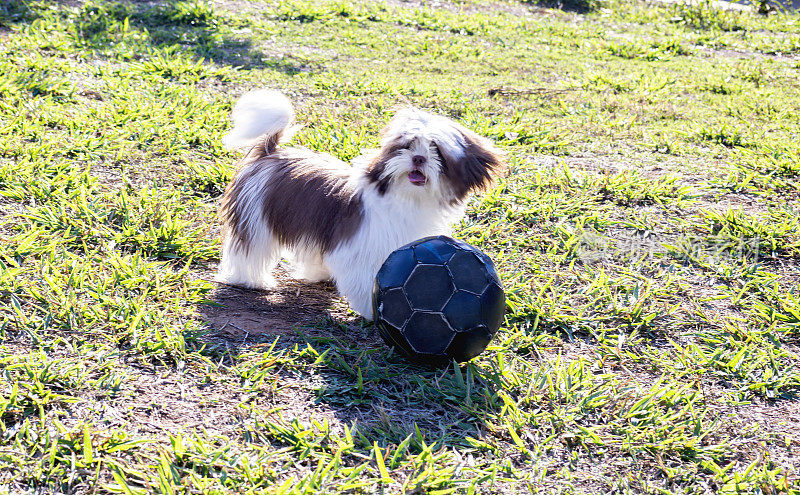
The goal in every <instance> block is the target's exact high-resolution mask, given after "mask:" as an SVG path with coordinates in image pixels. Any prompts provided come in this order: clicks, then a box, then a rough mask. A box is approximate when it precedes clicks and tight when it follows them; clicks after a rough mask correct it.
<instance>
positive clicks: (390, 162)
mask: <svg viewBox="0 0 800 495" xmlns="http://www.w3.org/2000/svg"><path fill="white" fill-rule="evenodd" d="M381 146H382V147H381V150H380V153H379V154H378V156H376V157H375V158H374V159H373V160H372V162H371V163H370V165H369V169H368V174H367V176H368V177H369V179H370V180H371V181H372V182H373V183H374V184H375V185H376V186H377V189H378V193H379V194H381V195H385V194H393V195H400V196H405V197H408V198H410V199H416V198H419V199H421V198H424V197H429V198H430V197H433V198H435V199H436V200H439V201H441V202H444V203H449V204H455V203H460V202H461V201H463V200H464V199H465V198H466V197H467V196H468V195H469V194H470V193H472V192H474V191H476V190H480V189H484V188H486V187H488V186H489V185H490V184H491V183H492V181H493V179H494V177H495V176H496V174H497V173H498V172H499V171H500V169H501V168H502V161H501V157H500V154H499V152H498V151H497V150H496V149H495V147H494V146H493V145H492V143H491V142H490V141H489V140H488V139H486V138H483V137H480V136H478V135H477V134H475V133H473V132H472V131H470V130H468V129H466V128H464V127H462V126H461V125H459V124H457V123H455V122H453V121H452V120H450V119H447V118H445V117H441V116H439V115H434V114H431V113H427V112H423V111H421V110H416V109H410V108H409V109H404V110H401V111H400V112H398V113H397V115H396V116H395V117H394V118H393V119H392V120H391V122H389V125H388V126H387V127H386V129H384V131H383V139H382V140H381Z"/></svg>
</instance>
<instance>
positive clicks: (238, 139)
mask: <svg viewBox="0 0 800 495" xmlns="http://www.w3.org/2000/svg"><path fill="white" fill-rule="evenodd" d="M231 118H232V119H233V129H232V130H231V132H229V133H228V135H226V136H225V137H224V138H222V143H223V144H224V145H225V146H226V147H227V148H229V149H236V148H244V147H247V146H252V145H254V144H255V143H256V142H257V141H258V140H259V138H264V139H265V140H266V146H267V149H268V152H270V153H271V152H272V151H273V150H274V148H275V146H277V144H278V142H279V141H280V140H281V138H284V139H285V138H288V137H289V136H288V135H287V134H289V132H291V129H289V127H290V126H291V125H292V122H293V121H294V109H293V108H292V102H290V101H289V99H288V98H286V96H284V95H283V93H280V92H279V91H274V90H270V89H258V90H255V91H250V92H249V93H245V94H244V95H242V97H241V98H239V101H237V102H236V106H234V107H233V113H232V115H231ZM287 130H288V131H289V132H287Z"/></svg>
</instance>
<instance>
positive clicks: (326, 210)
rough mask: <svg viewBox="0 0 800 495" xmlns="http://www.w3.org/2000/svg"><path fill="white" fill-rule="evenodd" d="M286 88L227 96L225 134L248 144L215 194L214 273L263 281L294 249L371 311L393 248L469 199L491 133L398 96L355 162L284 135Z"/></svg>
mask: <svg viewBox="0 0 800 495" xmlns="http://www.w3.org/2000/svg"><path fill="white" fill-rule="evenodd" d="M294 117H295V113H294V109H293V107H292V104H291V102H290V101H289V100H288V99H287V98H286V96H284V95H283V94H282V93H280V92H277V91H273V90H256V91H251V92H249V93H246V94H245V95H244V96H242V97H241V98H240V99H239V101H238V102H237V103H236V105H235V106H234V108H233V112H232V120H233V129H232V130H231V131H230V133H229V134H228V135H227V136H225V137H224V139H223V143H224V144H225V145H226V146H227V147H228V148H232V149H237V148H240V149H241V148H243V149H245V150H247V151H246V154H245V156H244V158H243V159H242V162H241V166H240V168H239V171H238V173H237V174H236V175H235V177H234V178H233V180H232V181H231V182H230V184H229V185H228V187H227V189H226V191H225V193H224V195H223V197H222V201H221V205H220V216H221V221H222V224H223V247H222V256H221V261H220V265H219V268H218V275H217V280H219V281H221V282H224V283H227V284H231V285H237V286H243V287H248V288H260V289H268V288H270V287H273V286H274V284H275V280H274V278H273V277H272V274H271V272H272V270H273V269H274V268H275V265H276V264H277V263H278V261H279V260H280V259H281V257H282V256H284V255H289V257H290V260H291V261H292V264H293V266H294V269H295V271H294V273H293V276H294V277H295V278H299V279H303V280H307V281H311V282H319V281H323V280H328V279H333V281H334V282H335V284H336V288H337V289H338V290H339V292H340V294H342V295H343V296H344V297H345V299H347V301H348V303H349V304H350V306H351V308H352V309H353V310H354V311H355V312H357V313H358V314H360V315H361V316H362V317H364V318H365V319H367V320H372V319H373V314H372V290H373V282H374V280H375V276H376V275H377V273H378V270H379V269H380V267H381V265H382V264H383V262H384V260H386V258H387V257H388V256H389V254H390V253H391V252H392V251H394V250H395V249H397V248H399V247H401V246H403V245H405V244H407V243H409V242H411V241H414V240H417V239H419V238H422V237H426V236H434V235H449V234H450V232H451V225H452V224H453V223H454V222H457V221H458V220H459V219H460V218H461V216H462V215H463V214H464V210H465V206H466V201H467V199H468V198H469V196H470V195H471V194H473V193H475V192H478V191H481V190H484V189H486V188H488V187H490V185H492V184H493V182H494V180H495V179H496V177H497V176H498V174H499V173H500V172H501V170H502V169H503V159H502V154H501V153H500V152H499V150H498V149H497V148H496V147H495V146H494V144H493V143H492V142H491V141H490V140H489V139H487V138H484V137H481V136H479V135H478V134H476V133H474V132H472V131H470V130H468V129H466V128H465V127H463V126H461V125H460V124H458V123H456V122H454V121H452V120H450V119H448V118H446V117H443V116H440V115H436V114H433V113H429V112H426V111H422V110H419V109H416V108H403V109H400V110H399V111H397V112H396V114H395V115H394V117H393V118H392V119H391V120H390V122H389V124H388V125H387V126H386V128H385V129H384V130H383V132H382V134H381V141H380V146H381V148H380V149H379V150H377V151H372V152H370V153H367V154H364V155H362V156H360V157H359V158H356V159H355V160H353V166H350V165H348V164H347V163H345V162H342V161H341V160H338V159H336V158H334V157H333V156H331V155H328V154H325V153H317V152H313V151H310V150H308V149H304V148H291V147H283V146H281V143H283V142H284V141H286V140H288V138H289V137H290V135H291V134H292V133H293V132H294V131H295V130H296V127H295V126H294V125H293V124H294Z"/></svg>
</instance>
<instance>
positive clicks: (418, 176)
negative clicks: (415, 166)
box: [408, 170, 428, 186]
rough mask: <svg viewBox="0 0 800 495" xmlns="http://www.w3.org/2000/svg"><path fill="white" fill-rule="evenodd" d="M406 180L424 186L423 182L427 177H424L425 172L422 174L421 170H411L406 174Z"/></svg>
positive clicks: (426, 180)
mask: <svg viewBox="0 0 800 495" xmlns="http://www.w3.org/2000/svg"><path fill="white" fill-rule="evenodd" d="M408 180H409V181H410V182H411V183H412V184H414V185H415V186H424V185H425V183H426V182H428V178H427V177H425V174H423V173H422V171H421V170H412V171H411V173H410V174H408Z"/></svg>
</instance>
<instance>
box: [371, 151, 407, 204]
mask: <svg viewBox="0 0 800 495" xmlns="http://www.w3.org/2000/svg"><path fill="white" fill-rule="evenodd" d="M406 146H408V141H407V140H405V139H403V138H397V139H395V140H394V141H392V142H391V143H389V145H387V146H384V147H383V148H381V151H380V153H379V154H378V156H376V157H375V158H373V159H372V161H371V162H370V163H369V166H368V167H367V179H369V181H370V182H371V183H372V184H375V186H376V187H377V188H378V194H380V195H381V196H383V195H384V194H386V191H388V190H389V183H390V182H391V181H392V178H391V177H387V176H384V172H385V170H386V162H388V161H389V160H391V159H392V158H394V157H395V156H397V154H398V152H400V150H402V149H404V148H405V147H406Z"/></svg>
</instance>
